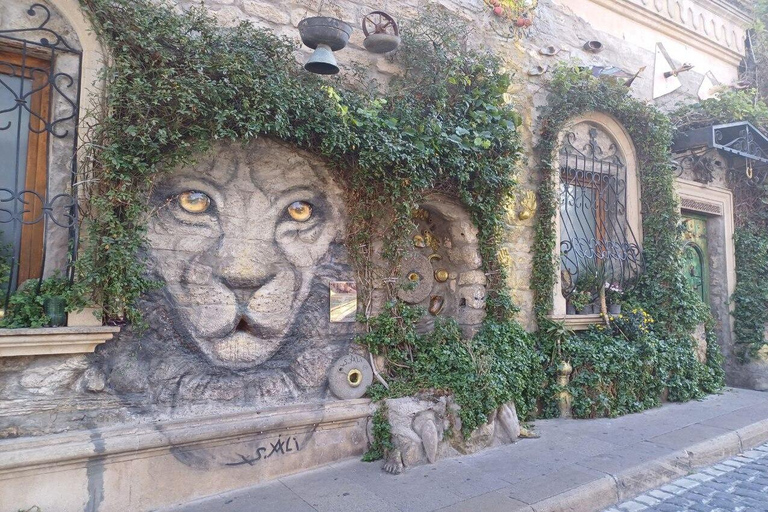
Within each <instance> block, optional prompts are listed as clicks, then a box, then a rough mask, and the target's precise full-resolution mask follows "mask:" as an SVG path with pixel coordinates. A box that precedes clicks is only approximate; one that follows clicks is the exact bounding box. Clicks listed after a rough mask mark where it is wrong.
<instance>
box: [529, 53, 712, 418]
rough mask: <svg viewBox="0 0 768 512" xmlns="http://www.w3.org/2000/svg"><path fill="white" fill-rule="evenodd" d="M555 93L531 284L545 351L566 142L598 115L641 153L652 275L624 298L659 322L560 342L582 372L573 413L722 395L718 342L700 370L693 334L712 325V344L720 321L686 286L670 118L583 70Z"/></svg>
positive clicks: (559, 74) (549, 108) (572, 72)
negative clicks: (573, 122)
mask: <svg viewBox="0 0 768 512" xmlns="http://www.w3.org/2000/svg"><path fill="white" fill-rule="evenodd" d="M549 85H550V94H549V96H548V102H547V105H546V106H545V107H544V108H543V112H542V118H541V126H542V131H541V141H540V142H539V144H538V146H537V150H538V152H539V154H540V158H541V170H542V174H543V179H542V180H541V185H540V188H539V204H540V207H539V218H538V222H537V225H536V228H535V229H536V231H535V241H534V251H535V253H534V268H533V276H532V288H533V290H534V292H535V303H534V309H535V312H536V315H537V319H538V322H539V327H540V329H542V327H543V328H544V329H543V330H540V334H539V338H540V347H541V349H543V350H544V351H545V353H547V355H549V354H550V353H552V354H554V353H556V350H555V349H556V347H554V346H553V342H552V339H551V338H552V336H553V334H552V333H550V332H548V331H550V330H551V329H547V325H548V321H547V318H546V316H547V315H548V314H549V313H550V311H551V309H552V296H553V293H554V287H555V277H556V276H557V272H558V269H559V263H558V258H557V257H556V256H555V248H556V244H557V240H556V230H555V219H556V216H557V208H558V201H559V197H558V193H557V190H555V187H554V185H553V184H554V183H555V182H556V180H555V179H554V178H555V177H556V176H557V174H556V173H558V172H559V165H558V157H557V149H558V136H559V134H560V132H561V130H562V129H563V127H564V126H565V124H566V123H567V122H568V121H569V120H570V119H573V118H575V117H577V116H579V115H582V114H585V113H588V112H591V111H597V112H604V113H607V114H609V115H611V116H613V117H615V118H616V119H617V120H618V121H619V122H620V123H621V124H622V125H623V126H624V127H625V128H626V129H627V131H628V132H629V135H630V137H631V138H632V142H633V144H634V146H635V149H636V152H637V158H638V162H637V164H638V169H639V171H638V174H639V178H640V185H641V193H640V197H641V202H642V214H643V216H642V219H643V257H644V262H645V271H644V273H643V274H642V275H641V276H640V278H639V280H638V282H637V284H636V285H635V286H634V288H633V289H631V290H629V291H628V293H627V294H626V296H627V299H628V300H629V302H630V303H631V304H634V305H636V306H639V307H640V308H642V309H644V310H646V311H648V312H650V313H651V314H653V316H654V318H655V320H656V323H655V324H654V327H653V328H652V329H650V330H649V331H648V332H639V331H638V332H633V333H629V334H628V333H624V332H621V333H620V332H616V331H611V330H600V329H592V330H590V331H588V332H587V333H586V334H582V335H574V336H571V337H569V338H568V341H567V342H564V343H562V349H561V357H562V360H565V361H570V362H571V364H572V365H573V367H574V377H573V380H572V381H571V386H570V390H571V392H572V394H573V396H574V405H573V408H574V414H576V415H577V416H584V417H593V416H613V415H619V414H625V413H627V412H634V411H638V410H642V409H645V408H648V407H652V406H654V405H656V404H657V403H658V400H659V395H660V390H661V389H662V388H663V387H666V388H668V390H669V395H670V399H672V400H688V399H691V398H695V397H698V396H701V395H702V393H705V392H713V391H715V390H717V389H719V388H720V387H722V385H723V373H722V368H721V362H722V357H721V356H720V354H719V351H718V345H717V341H716V340H714V339H711V340H710V341H709V343H708V358H707V364H706V365H704V364H701V363H699V362H698V361H696V359H695V357H694V352H693V346H692V341H691V340H692V333H693V330H694V329H695V327H696V326H697V325H700V324H702V323H704V324H706V325H708V326H709V327H708V331H707V332H708V335H709V336H710V337H711V336H713V330H712V328H711V322H712V320H711V316H710V314H709V312H708V308H707V307H706V306H705V305H704V304H703V303H702V302H701V300H700V299H698V298H697V297H696V296H695V294H694V293H692V291H691V290H690V289H689V288H688V287H686V286H685V283H684V280H683V275H682V270H683V262H682V251H681V247H682V239H681V235H680V232H679V230H678V224H679V222H680V211H679V206H678V203H677V199H676V197H675V192H674V177H673V175H672V169H671V168H670V166H669V164H668V162H669V159H670V147H671V143H672V134H673V127H672V124H671V123H670V120H669V118H668V117H667V116H666V115H664V114H663V113H662V112H660V111H659V110H657V109H656V108H655V107H654V106H652V105H649V104H646V103H643V102H641V101H638V100H636V99H634V98H632V97H631V96H630V95H628V93H627V91H628V89H627V88H626V87H624V86H623V85H622V84H620V83H618V82H616V81H614V80H610V79H599V78H595V77H593V76H591V73H590V72H589V71H587V70H582V69H579V68H577V67H571V66H568V65H563V66H560V67H558V68H557V69H555V72H554V74H553V78H552V81H551V82H550V84H549ZM557 337H562V335H561V334H558V335H557ZM710 346H711V347H710ZM557 363H558V361H556V360H553V365H550V367H549V368H548V369H547V376H548V377H549V378H550V381H549V382H548V391H547V392H546V396H545V398H546V399H547V400H549V405H547V406H546V410H547V411H548V413H550V414H551V413H552V412H553V410H554V409H556V403H555V402H556V401H555V397H556V393H557V392H558V390H559V388H558V386H557V385H556V384H555V383H554V379H555V378H556V371H555V365H556V364H557Z"/></svg>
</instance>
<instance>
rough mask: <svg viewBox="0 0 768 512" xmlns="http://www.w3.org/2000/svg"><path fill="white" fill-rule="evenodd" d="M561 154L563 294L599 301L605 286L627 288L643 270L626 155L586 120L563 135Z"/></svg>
mask: <svg viewBox="0 0 768 512" xmlns="http://www.w3.org/2000/svg"><path fill="white" fill-rule="evenodd" d="M606 142H607V147H606V148H605V149H604V148H603V146H604V145H605V144H606ZM559 158H560V189H559V192H560V211H559V232H560V274H561V275H560V278H561V279H560V281H561V292H562V295H563V297H564V298H565V299H566V301H567V303H568V304H569V305H570V304H572V303H573V302H577V301H578V302H581V303H584V302H587V303H591V302H593V301H595V300H596V299H597V297H598V295H599V293H600V288H602V287H605V288H609V289H612V290H615V291H618V292H623V291H624V290H626V289H627V288H628V287H629V286H631V284H632V283H633V282H634V280H635V279H636V278H637V276H638V275H639V273H640V272H641V271H642V252H641V248H640V244H639V243H638V240H637V238H636V237H635V233H634V230H633V228H632V222H631V219H630V212H629V211H628V208H627V204H628V197H627V193H628V186H627V183H628V182H627V166H626V164H625V162H624V160H623V156H622V155H621V154H620V152H619V150H618V147H617V146H616V144H615V143H613V142H612V140H611V138H610V136H609V135H608V134H606V133H604V132H602V131H601V130H598V128H597V127H595V126H591V125H589V124H588V123H580V124H578V125H576V126H575V127H574V129H573V131H569V132H567V133H566V134H565V136H564V137H563V143H562V146H561V149H560V155H559ZM629 199H630V200H633V199H635V198H629ZM577 294H578V295H577ZM574 299H577V300H574Z"/></svg>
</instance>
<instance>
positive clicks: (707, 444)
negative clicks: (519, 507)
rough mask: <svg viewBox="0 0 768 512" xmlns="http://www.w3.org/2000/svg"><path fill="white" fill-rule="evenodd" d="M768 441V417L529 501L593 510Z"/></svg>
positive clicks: (561, 509) (546, 507)
mask: <svg viewBox="0 0 768 512" xmlns="http://www.w3.org/2000/svg"><path fill="white" fill-rule="evenodd" d="M766 441H768V419H765V420H761V421H758V422H755V423H753V424H751V425H747V426H746V427H742V428H739V429H736V430H733V431H730V432H727V433H725V434H723V435H720V436H717V437H714V438H712V439H708V440H706V441H703V442H701V443H697V444H694V445H691V446H689V447H686V448H684V449H682V450H679V451H676V452H673V453H671V454H668V455H665V456H662V457H659V458H657V459H654V460H651V461H648V462H645V463H643V464H640V465H637V466H634V467H632V468H629V469H627V470H624V471H621V472H618V473H615V474H613V473H607V474H606V476H604V477H601V478H598V479H596V480H593V481H591V482H589V483H586V484H583V485H580V486H578V487H575V488H573V489H571V490H569V491H566V492H563V493H560V494H557V495H555V496H552V497H550V498H547V499H545V500H542V501H539V502H537V503H532V504H530V505H529V506H530V510H533V511H535V512H592V511H599V510H603V509H605V508H608V507H610V506H612V505H616V504H618V503H622V502H624V501H626V500H628V499H631V498H633V497H635V496H637V495H639V494H642V493H644V492H646V491H648V490H651V489H654V488H656V487H659V486H661V485H664V484H666V483H668V482H671V481H673V480H676V479H678V478H681V477H684V476H685V475H687V474H688V473H689V472H690V471H691V470H693V469H696V468H700V467H704V466H710V465H712V464H716V463H717V462H719V461H721V460H723V459H726V458H729V457H733V456H734V455H737V454H739V453H742V452H744V451H746V450H749V449H751V448H754V447H755V446H759V445H761V444H763V443H765V442H766Z"/></svg>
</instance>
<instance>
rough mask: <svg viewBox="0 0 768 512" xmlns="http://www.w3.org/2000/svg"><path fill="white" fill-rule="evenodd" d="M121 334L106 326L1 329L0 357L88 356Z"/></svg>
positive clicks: (116, 329)
mask: <svg viewBox="0 0 768 512" xmlns="http://www.w3.org/2000/svg"><path fill="white" fill-rule="evenodd" d="M118 332H120V328H119V327H103V326H98V327H50V328H47V327H46V328H39V329H0V357H13V356H43V355H45V356H47V355H53V354H87V353H90V352H93V351H94V350H96V347H97V346H98V345H101V344H102V343H104V342H106V341H107V340H110V339H112V336H114V335H115V333H118Z"/></svg>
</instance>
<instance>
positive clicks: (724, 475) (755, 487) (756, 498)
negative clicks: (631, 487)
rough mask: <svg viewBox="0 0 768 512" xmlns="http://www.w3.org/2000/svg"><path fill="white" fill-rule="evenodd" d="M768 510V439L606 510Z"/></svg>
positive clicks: (665, 511) (621, 511)
mask: <svg viewBox="0 0 768 512" xmlns="http://www.w3.org/2000/svg"><path fill="white" fill-rule="evenodd" d="M641 510H644V511H647V512H679V511H684V510H692V511H695V512H740V511H745V512H747V511H749V512H752V511H768V443H766V444H764V445H762V446H758V447H757V448H755V449H754V450H748V451H746V452H744V453H743V454H741V455H739V456H737V457H733V458H730V459H726V460H724V461H722V462H720V464H715V465H714V466H710V467H708V468H705V469H703V470H701V471H699V472H697V473H693V474H691V475H688V476H686V477H684V478H680V479H678V480H674V481H673V482H670V483H669V484H667V485H664V486H662V487H660V488H658V489H654V490H652V491H649V492H645V493H643V494H641V495H640V496H637V497H636V498H634V499H632V500H629V501H626V502H624V503H622V504H620V505H618V506H616V507H612V508H609V509H607V510H605V512H639V511H641Z"/></svg>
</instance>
